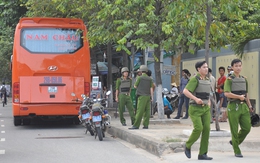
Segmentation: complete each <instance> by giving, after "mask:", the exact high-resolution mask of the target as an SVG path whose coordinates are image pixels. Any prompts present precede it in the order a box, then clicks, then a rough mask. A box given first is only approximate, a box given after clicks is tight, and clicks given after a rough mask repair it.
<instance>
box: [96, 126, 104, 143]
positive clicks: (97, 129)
mask: <svg viewBox="0 0 260 163" xmlns="http://www.w3.org/2000/svg"><path fill="white" fill-rule="evenodd" d="M96 132H97V135H98V139H99V141H102V140H103V134H102V130H101V127H96Z"/></svg>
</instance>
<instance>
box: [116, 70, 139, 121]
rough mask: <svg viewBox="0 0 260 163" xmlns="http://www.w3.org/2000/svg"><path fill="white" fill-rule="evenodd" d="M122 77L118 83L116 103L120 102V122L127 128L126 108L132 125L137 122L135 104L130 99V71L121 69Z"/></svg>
mask: <svg viewBox="0 0 260 163" xmlns="http://www.w3.org/2000/svg"><path fill="white" fill-rule="evenodd" d="M121 73H122V77H121V78H118V79H117V81H116V102H118V111H119V117H120V122H121V124H122V125H123V126H126V120H125V118H124V114H123V112H124V109H125V106H126V107H127V110H128V112H129V115H130V117H131V124H134V122H135V115H134V108H133V103H132V100H131V97H130V93H131V86H132V79H130V78H129V77H128V74H129V70H128V68H127V67H123V68H122V69H121Z"/></svg>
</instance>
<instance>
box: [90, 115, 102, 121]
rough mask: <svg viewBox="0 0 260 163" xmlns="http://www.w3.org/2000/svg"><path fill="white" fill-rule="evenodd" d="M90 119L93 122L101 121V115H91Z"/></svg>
mask: <svg viewBox="0 0 260 163" xmlns="http://www.w3.org/2000/svg"><path fill="white" fill-rule="evenodd" d="M92 120H93V122H99V121H101V115H98V116H93V117H92Z"/></svg>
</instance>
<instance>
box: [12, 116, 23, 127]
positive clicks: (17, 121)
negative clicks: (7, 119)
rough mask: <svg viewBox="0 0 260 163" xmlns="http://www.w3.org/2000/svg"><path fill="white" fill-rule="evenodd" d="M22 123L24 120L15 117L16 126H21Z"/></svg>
mask: <svg viewBox="0 0 260 163" xmlns="http://www.w3.org/2000/svg"><path fill="white" fill-rule="evenodd" d="M21 123H22V120H21V119H20V118H18V117H14V125H15V126H20V125H21Z"/></svg>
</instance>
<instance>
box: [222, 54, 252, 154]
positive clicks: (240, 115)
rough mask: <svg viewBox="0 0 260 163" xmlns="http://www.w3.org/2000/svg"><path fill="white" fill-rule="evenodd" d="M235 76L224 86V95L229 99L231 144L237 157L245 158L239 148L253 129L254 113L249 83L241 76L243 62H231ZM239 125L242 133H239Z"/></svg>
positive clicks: (229, 78) (236, 60) (231, 76)
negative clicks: (251, 116)
mask: <svg viewBox="0 0 260 163" xmlns="http://www.w3.org/2000/svg"><path fill="white" fill-rule="evenodd" d="M231 66H232V69H233V71H234V72H233V74H232V75H230V76H229V77H228V79H227V80H226V81H225V85H224V93H225V96H226V97H227V98H228V101H229V103H228V106H227V111H228V122H229V126H230V131H231V135H232V140H231V141H230V142H229V143H230V144H231V145H232V146H233V149H234V153H235V156H236V157H243V155H242V153H241V151H240V149H239V146H238V145H240V144H241V143H242V142H243V141H244V139H245V138H246V136H247V134H248V133H249V132H250V129H251V120H250V113H249V109H250V111H251V112H253V107H252V105H251V103H250V100H249V97H248V82H247V80H246V78H245V77H243V76H240V72H241V70H242V61H241V60H240V59H234V60H232V61H231ZM238 125H240V128H241V129H240V131H239V132H238Z"/></svg>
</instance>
